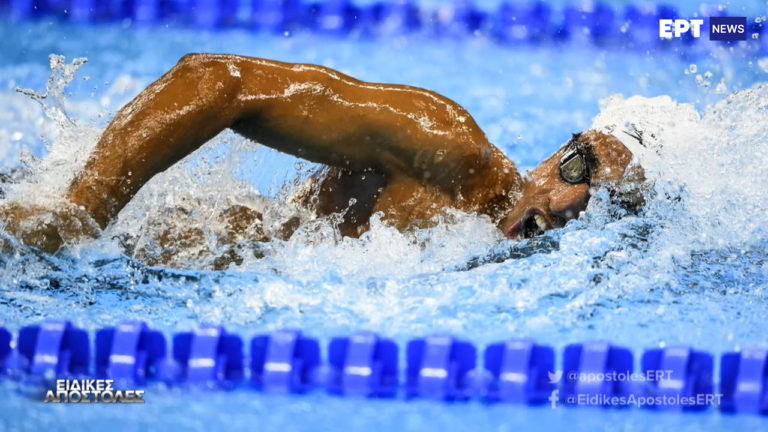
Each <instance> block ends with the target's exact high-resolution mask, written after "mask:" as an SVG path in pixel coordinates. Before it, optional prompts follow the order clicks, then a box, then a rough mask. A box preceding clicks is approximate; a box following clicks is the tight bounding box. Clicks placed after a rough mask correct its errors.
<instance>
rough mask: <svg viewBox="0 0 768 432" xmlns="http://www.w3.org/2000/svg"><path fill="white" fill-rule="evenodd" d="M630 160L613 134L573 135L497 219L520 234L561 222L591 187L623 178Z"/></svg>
mask: <svg viewBox="0 0 768 432" xmlns="http://www.w3.org/2000/svg"><path fill="white" fill-rule="evenodd" d="M631 159H632V153H631V152H630V151H629V149H627V148H626V147H625V146H624V145H623V144H622V143H621V142H620V141H619V140H618V139H616V138H615V137H613V136H610V135H606V134H603V133H600V132H596V131H589V132H586V133H583V134H579V135H575V136H574V137H573V139H572V140H571V141H569V142H568V144H566V145H565V146H563V148H561V149H560V150H558V151H557V153H555V154H554V155H552V157H550V158H549V159H547V160H545V161H544V162H542V164H541V165H539V166H538V167H537V168H536V169H535V170H534V171H533V172H532V173H531V174H530V178H529V179H528V180H527V181H526V183H525V185H524V187H523V195H522V198H521V199H520V200H519V201H518V202H517V204H516V205H515V207H514V208H513V209H512V211H511V212H510V213H509V214H508V215H507V216H506V217H505V218H504V219H503V220H502V221H501V224H500V227H501V229H502V231H503V232H504V233H505V235H506V236H507V237H509V238H511V239H521V238H529V237H533V236H536V235H539V234H541V233H543V232H544V231H546V230H548V229H552V228H559V227H562V226H563V225H565V223H566V222H568V221H569V220H571V219H575V218H577V217H579V213H580V212H582V211H584V210H585V209H586V208H587V203H588V202H589V196H590V189H591V188H597V187H600V186H602V185H613V186H615V185H620V184H621V183H622V182H626V178H625V171H626V170H627V167H628V166H629V163H630V161H631ZM633 171H639V172H635V173H633V174H634V176H633V177H634V179H635V180H637V179H638V178H640V177H642V170H641V169H639V168H638V169H636V170H633ZM625 198H626V197H625ZM632 199H633V200H639V199H641V198H640V197H639V196H637V195H635V196H634V197H633V198H632ZM623 204H629V205H630V206H632V205H639V204H641V203H637V202H635V203H627V202H624V203H623Z"/></svg>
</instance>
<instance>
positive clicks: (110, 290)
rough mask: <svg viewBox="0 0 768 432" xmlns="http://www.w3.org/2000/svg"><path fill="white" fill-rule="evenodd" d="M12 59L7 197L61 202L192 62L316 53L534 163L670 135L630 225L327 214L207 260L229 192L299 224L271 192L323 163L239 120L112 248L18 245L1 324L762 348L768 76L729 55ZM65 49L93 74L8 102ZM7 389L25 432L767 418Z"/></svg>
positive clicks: (381, 52)
mask: <svg viewBox="0 0 768 432" xmlns="http://www.w3.org/2000/svg"><path fill="white" fill-rule="evenodd" d="M0 52H2V53H3V55H2V57H0V120H2V122H1V123H0V167H1V168H2V170H4V171H7V170H10V169H12V168H18V167H22V168H23V169H24V170H25V171H27V174H26V175H25V176H24V177H23V178H22V179H21V183H19V184H17V185H14V186H12V187H11V188H9V190H8V199H13V200H21V201H25V202H37V203H46V202H47V203H50V202H52V200H55V197H56V196H57V195H59V194H60V193H61V191H62V188H63V185H66V184H67V182H68V181H69V179H70V178H71V177H72V176H73V175H74V173H75V172H76V170H77V168H78V167H79V166H81V165H82V163H83V162H84V158H85V157H86V156H87V154H88V151H89V149H90V148H91V147H92V146H93V145H94V143H95V141H96V139H97V138H98V135H99V133H100V131H101V130H102V129H103V127H104V125H105V124H106V122H107V121H108V120H109V119H110V118H111V117H112V116H113V115H114V113H115V112H116V111H117V110H118V109H119V108H120V107H121V106H122V105H123V104H124V103H126V102H127V101H128V100H130V99H131V98H132V97H133V96H135V95H136V94H137V93H138V92H139V91H140V90H141V89H142V88H143V87H144V86H146V85H147V84H149V83H150V82H152V81H153V80H154V79H156V78H157V77H159V76H160V75H161V74H162V73H163V72H164V71H165V70H167V69H168V68H170V67H171V66H172V65H173V64H174V63H175V62H176V61H177V60H178V58H179V57H180V56H182V55H183V54H185V53H187V52H230V53H237V54H242V55H252V56H260V57H266V58H272V59H278V60H282V61H295V62H311V63H318V64H322V65H326V66H330V67H334V68H338V69H340V70H341V71H343V72H345V73H349V74H351V75H354V76H356V77H359V78H361V79H364V80H369V81H383V82H396V83H404V84H411V85H416V86H422V87H426V88H429V89H432V90H435V91H438V92H440V93H442V94H444V95H446V96H448V97H450V98H452V99H454V100H456V101H457V102H459V103H460V104H462V105H463V106H464V107H466V108H467V109H468V110H469V111H470V112H471V113H472V114H473V116H474V117H475V118H476V120H477V121H478V123H479V124H480V126H481V127H482V128H483V129H484V130H485V131H486V132H487V134H488V136H489V138H490V139H491V141H492V142H494V143H495V144H497V145H498V146H499V147H500V148H501V149H503V151H504V152H505V153H506V154H507V155H509V156H510V157H511V158H512V159H513V160H515V161H516V163H517V164H518V166H520V167H521V168H522V169H530V168H532V167H534V166H535V165H536V164H537V163H538V162H540V161H541V160H543V159H544V158H545V157H546V156H548V155H549V154H551V153H552V152H554V151H555V150H556V149H557V148H558V147H559V146H560V145H561V144H562V143H564V142H565V141H567V139H568V137H569V136H570V134H571V133H572V132H576V131H581V130H585V129H587V128H590V127H594V128H601V129H603V128H611V129H613V130H616V129H619V130H620V129H621V128H625V127H626V126H627V123H628V122H631V123H632V124H635V125H636V126H638V127H640V128H641V129H642V130H644V131H646V133H647V136H650V135H651V134H653V138H652V139H650V140H649V141H650V143H651V144H652V145H651V147H650V148H649V149H645V150H644V149H640V148H634V149H633V150H634V151H635V152H636V156H637V158H638V162H639V163H641V164H642V165H643V167H644V168H645V169H646V172H647V174H648V176H649V178H650V179H651V180H652V181H653V182H654V183H653V188H652V189H653V194H652V195H649V197H648V201H649V204H648V206H647V209H646V211H645V212H644V213H643V214H641V215H640V216H638V217H624V218H617V217H615V216H614V214H615V213H616V211H615V210H616V209H614V208H612V207H611V205H610V203H608V202H606V200H605V199H602V197H603V196H604V195H605V193H604V192H603V191H596V197H595V198H594V199H593V200H592V201H591V203H590V206H589V208H588V210H587V211H586V212H585V214H583V215H582V216H581V217H580V218H579V220H577V221H573V222H571V223H569V224H568V225H567V226H566V227H565V228H564V229H561V230H556V231H552V232H550V233H549V234H547V235H546V236H544V237H543V238H541V239H538V240H535V241H531V242H523V243H514V242H510V241H508V240H505V239H503V238H502V237H501V235H500V233H498V232H497V230H496V228H495V227H494V226H493V225H492V224H491V223H490V222H489V221H488V220H487V219H485V218H481V217H477V216H474V215H465V214H460V213H452V214H449V215H447V216H446V217H445V219H446V220H445V221H443V223H441V224H439V225H438V226H436V227H434V228H429V229H423V230H415V231H411V232H406V233H399V232H397V231H395V230H393V229H391V228H389V227H387V226H385V225H383V224H380V223H376V222H374V223H373V228H372V230H371V232H370V233H369V234H367V235H365V236H363V237H362V238H360V239H348V238H347V239H341V238H339V236H338V235H337V233H335V231H334V228H333V224H332V223H331V222H330V221H327V220H315V221H307V222H306V223H305V224H304V225H303V226H302V228H301V229H300V230H299V232H297V234H296V235H294V237H292V238H291V239H290V240H288V241H280V240H275V241H273V242H271V243H269V244H268V245H266V246H261V248H262V251H261V252H262V253H263V255H264V257H263V258H256V257H253V258H249V259H246V261H245V262H244V263H243V264H242V265H240V266H232V267H230V268H229V269H228V270H226V271H213V270H211V269H212V262H213V259H214V258H215V256H216V247H215V239H216V237H217V236H218V235H220V233H221V231H220V229H221V227H218V226H216V224H211V223H210V221H209V219H208V216H209V215H210V214H211V213H213V212H215V211H217V210H220V209H221V206H222V205H224V204H225V203H226V202H248V203H253V204H254V205H261V206H264V208H265V209H266V211H265V217H266V218H267V219H268V220H269V219H270V218H271V219H274V220H279V219H280V218H281V217H282V216H283V215H284V214H286V213H289V212H290V211H292V209H291V208H290V206H289V205H287V204H275V203H274V202H273V201H274V200H273V199H272V198H277V199H278V200H280V199H281V198H283V197H285V196H287V195H289V194H290V190H291V189H292V188H293V179H294V178H296V177H297V176H301V175H304V174H306V172H307V171H308V170H309V169H310V168H311V166H310V164H301V163H299V164H297V162H299V161H298V160H296V159H294V158H292V157H288V156H285V155H281V154H278V153H276V152H274V151H272V150H269V149H266V148H264V147H261V146H259V145H258V144H256V143H252V142H249V141H247V140H244V139H243V138H240V137H238V136H236V135H234V134H232V133H229V132H225V133H222V134H221V135H219V136H218V137H217V138H216V139H215V140H213V142H211V143H210V144H208V145H206V146H205V147H204V148H202V149H201V150H200V151H199V152H197V153H196V154H194V155H192V156H191V157H189V158H187V159H185V160H184V161H182V163H181V164H179V165H177V166H176V167H174V168H172V169H170V170H169V171H167V172H165V173H163V174H161V175H159V176H158V177H156V178H155V179H153V180H152V182H150V184H148V185H147V186H146V187H145V188H144V189H143V190H142V191H141V192H140V194H139V195H138V196H137V197H136V199H135V200H134V201H133V202H132V203H131V204H129V206H128V207H126V209H124V211H123V212H122V213H121V215H120V217H119V220H118V221H116V223H114V224H113V225H112V226H110V227H109V228H108V229H107V231H106V232H105V233H104V235H103V236H102V238H101V239H99V240H95V241H90V242H85V243H83V244H80V245H75V246H72V247H70V248H69V249H67V250H65V251H63V252H62V253H60V254H59V255H57V256H55V257H51V256H42V255H39V254H36V253H34V252H33V251H30V250H27V249H25V248H23V247H19V248H18V252H17V254H15V255H14V256H2V257H0V271H1V272H2V273H1V274H2V277H0V323H2V324H3V325H4V326H6V327H8V328H10V329H12V330H14V331H15V330H18V328H20V327H22V326H24V325H29V324H35V323H38V322H39V321H40V320H41V319H43V318H45V317H63V318H68V319H71V320H72V321H73V322H75V323H76V324H77V325H79V326H81V327H83V328H86V329H89V330H95V329H98V328H101V327H103V326H107V325H112V324H115V323H117V322H119V321H121V320H123V319H127V318H137V319H143V320H146V321H148V322H150V323H151V324H152V325H154V326H155V327H157V328H159V329H162V330H164V331H166V332H171V331H180V330H188V329H190V328H192V327H193V326H195V325H196V323H199V322H212V323H221V324H224V325H225V326H226V327H227V328H228V329H230V330H233V331H236V332H239V333H240V334H241V335H243V336H246V337H250V336H251V335H253V334H256V333H261V332H265V331H269V330H272V329H275V328H280V327H287V326H290V327H299V328H303V329H306V330H307V332H308V333H309V334H311V335H312V336H314V337H317V338H319V339H321V340H322V341H327V340H329V339H330V338H331V337H333V336H336V335H339V334H348V333H349V332H351V331H353V330H360V329H367V330H373V331H376V332H379V333H381V334H383V335H386V336H389V337H392V338H394V339H396V340H397V341H399V342H401V343H405V342H406V341H407V340H408V339H409V338H410V337H413V336H420V335H426V334H431V333H446V332H448V333H452V334H455V335H457V336H460V337H463V338H467V339H470V340H472V341H474V342H476V343H478V344H479V345H480V346H481V347H482V346H483V345H484V344H487V343H491V342H495V341H499V340H504V339H507V338H509V337H513V336H514V337H517V336H525V337H532V338H534V339H536V340H537V341H539V342H541V343H546V344H550V345H553V346H555V347H557V348H558V349H559V348H562V347H563V346H564V345H566V344H568V343H572V342H580V341H585V340H594V339H607V340H610V341H612V342H614V343H617V344H619V345H623V346H626V347H629V348H631V349H633V350H635V352H637V353H639V352H641V351H642V350H643V349H646V348H649V347H658V346H668V345H672V344H686V345H691V346H694V347H696V348H699V349H705V350H708V351H711V352H714V353H718V354H719V353H721V352H725V351H729V350H734V349H738V348H739V347H747V346H765V345H766V344H768V336H766V333H765V317H766V316H768V302H767V301H766V300H768V263H767V261H766V258H768V256H767V254H766V252H765V250H766V246H768V230H766V228H765V227H766V226H767V224H768V211H766V210H767V209H768V192H767V191H768V177H766V176H765V175H764V171H765V167H767V166H768V152H766V146H768V131H766V129H765V127H764V125H765V124H766V122H767V121H768V87H766V86H764V85H762V86H761V84H760V83H764V82H766V81H768V58H761V57H759V56H755V55H753V54H749V53H748V52H743V51H740V50H734V51H730V50H728V49H727V48H717V47H714V48H711V49H710V47H708V52H707V53H705V54H703V55H696V56H693V55H689V56H686V55H684V54H685V53H683V55H681V54H680V53H677V54H676V53H672V52H650V53H637V52H630V51H627V50H622V49H615V48H610V49H599V48H595V47H593V46H591V45H580V44H566V45H563V46H559V47H554V48H546V49H544V48H542V47H516V48H510V47H503V46H499V45H496V44H494V43H492V42H491V41H488V40H486V39H483V38H482V37H479V38H472V39H468V40H467V39H465V40H453V39H441V40H434V39H432V38H429V37H425V36H420V35H414V36H411V37H400V38H393V39H388V40H376V41H371V40H351V41H350V40H340V39H335V38H331V37H321V36H317V35H311V34H303V33H298V34H292V35H290V36H289V37H286V36H275V35H268V34H263V33H260V34H254V33H248V32H245V31H238V30H235V31H229V32H225V33H207V32H197V31H189V30H183V29H176V30H173V31H164V30H163V29H153V28H139V29H137V28H133V27H129V26H120V25H117V26H113V25H110V26H100V27H92V28H80V27H70V26H68V25H65V24H61V23H56V22H50V21H46V20H43V21H40V22H35V23H23V24H22V23H12V22H7V21H4V22H0ZM52 53H55V54H60V55H63V56H66V61H64V62H63V64H64V65H66V64H70V63H71V62H72V60H73V59H74V58H76V57H87V58H88V63H87V64H85V65H84V66H83V67H81V68H80V69H79V70H78V71H76V72H75V71H74V68H71V67H64V66H63V65H58V66H56V67H55V73H54V74H53V75H52V76H53V77H54V79H53V80H52V81H51V83H50V84H49V97H48V98H46V99H44V100H43V104H44V105H45V107H46V109H45V110H43V109H41V107H40V105H39V104H37V103H36V102H35V101H33V100H31V99H30V98H29V97H27V96H25V95H23V94H20V93H17V92H16V91H14V89H15V88H16V87H22V88H28V89H33V90H36V91H38V92H44V90H45V88H46V82H47V81H48V78H49V76H51V68H50V65H49V54H52ZM55 59H57V58H54V60H55ZM69 78H71V79H72V81H71V83H69V85H68V86H66V87H65V86H64V84H65V83H66V82H67V80H68V79H69ZM618 95H623V96H618ZM633 96H637V97H633ZM601 101H602V102H601ZM628 144H630V145H631V143H628ZM180 209H181V210H182V211H179V210H180ZM189 228H198V229H200V230H202V231H203V232H204V234H205V239H207V240H206V242H203V243H201V244H199V245H194V246H190V247H187V248H182V249H180V250H179V251H177V253H176V254H175V255H174V256H173V257H172V259H171V261H170V262H168V263H167V264H166V265H165V266H162V267H161V266H155V267H147V266H146V265H145V264H143V263H142V262H146V261H147V257H148V256H151V252H152V250H153V249H152V248H153V247H154V246H153V245H154V243H153V241H154V240H153V239H154V238H155V237H156V236H157V235H158V233H160V232H161V231H163V230H182V229H189ZM126 244H127V245H129V247H128V248H126V246H125V245H126ZM250 246H253V245H250ZM0 397H1V398H2V400H3V403H2V404H0V429H8V430H38V429H41V428H46V427H47V428H55V429H56V428H63V427H92V426H103V427H114V426H115V425H118V427H119V428H121V429H123V428H125V429H137V430H138V429H144V428H145V427H158V428H160V427H167V426H176V425H179V426H181V427H183V428H184V429H210V428H225V427H226V428H234V429H245V428H254V427H255V428H262V429H263V430H275V429H281V430H325V429H334V430H336V429H339V430H340V429H352V430H360V429H364V428H365V429H391V430H433V429H438V428H442V429H446V430H448V429H450V430H468V429H478V430H480V429H482V430H514V429H517V428H520V427H522V428H531V427H538V428H541V429H544V428H548V427H549V428H563V427H572V428H574V429H577V430H595V429H606V430H607V429H610V430H614V429H621V430H656V429H658V430H667V429H671V428H676V429H677V428H679V429H683V430H686V429H690V430H702V429H704V430H713V429H727V430H731V429H734V428H742V429H745V430H757V429H759V428H765V427H766V422H765V420H762V419H760V418H757V417H750V416H741V417H734V416H728V415H722V414H720V413H717V412H713V411H709V412H705V413H700V414H680V413H674V412H672V413H657V412H649V411H646V410H640V409H629V410H594V409H564V408H559V409H557V410H551V409H550V407H549V406H544V407H540V408H528V407H520V406H510V405H494V406H486V405H483V404H481V403H477V402H472V403H468V404H452V405H445V404H441V403H436V402H426V401H416V402H403V401H361V400H355V399H341V398H335V397H330V396H326V395H324V394H322V393H314V394H310V395H307V396H305V397H297V398H284V397H276V396H265V395H262V394H259V393H256V392H253V391H250V390H247V389H239V390H235V391H232V392H195V391H186V390H178V389H170V390H168V389H163V388H158V387H156V386H155V387H150V388H149V389H148V391H147V396H146V399H147V403H146V404H145V405H143V406H87V407H83V406H50V405H44V404H42V403H41V402H40V400H41V398H39V397H37V395H32V396H30V395H24V394H21V393H20V392H19V391H18V389H17V388H16V384H14V383H13V382H10V381H3V382H2V383H0Z"/></svg>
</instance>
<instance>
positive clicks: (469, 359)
mask: <svg viewBox="0 0 768 432" xmlns="http://www.w3.org/2000/svg"><path fill="white" fill-rule="evenodd" d="M406 357H407V360H408V365H407V371H406V376H407V378H406V384H405V386H406V393H407V394H408V396H409V397H424V398H432V399H442V400H447V401H451V400H464V399H467V398H469V396H470V392H471V389H472V388H471V381H470V376H469V373H470V372H471V371H472V370H474V369H475V358H476V349H475V347H474V345H472V344H471V343H469V342H465V341H460V340H457V339H455V338H453V337H451V336H432V337H428V338H424V339H416V340H412V341H410V342H409V343H408V347H407V352H406Z"/></svg>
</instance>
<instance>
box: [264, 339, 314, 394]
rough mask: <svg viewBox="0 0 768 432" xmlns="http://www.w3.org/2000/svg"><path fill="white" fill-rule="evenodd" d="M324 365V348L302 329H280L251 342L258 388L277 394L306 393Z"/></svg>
mask: <svg viewBox="0 0 768 432" xmlns="http://www.w3.org/2000/svg"><path fill="white" fill-rule="evenodd" d="M318 366H320V345H319V344H318V342H317V341H316V340H315V339H311V338H307V337H304V336H303V335H302V334H301V332H300V331H298V330H279V331H276V332H274V333H272V334H270V335H262V336H256V337H255V338H253V339H252V340H251V373H252V381H253V384H254V386H256V387H257V388H260V389H262V390H265V391H268V392H274V393H304V392H306V391H307V390H309V389H310V388H311V387H312V385H313V383H314V377H315V372H316V369H317V368H318Z"/></svg>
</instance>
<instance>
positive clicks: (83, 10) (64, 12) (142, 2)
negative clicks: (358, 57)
mask: <svg viewBox="0 0 768 432" xmlns="http://www.w3.org/2000/svg"><path fill="white" fill-rule="evenodd" d="M361 3H362V4H357V3H356V2H355V1H351V0H326V1H302V0H103V1H102V0H98V1H97V0H5V1H2V0H0V16H2V15H6V16H7V17H9V18H11V19H14V20H30V19H39V18H41V17H55V18H58V19H61V20H65V21H70V22H73V23H76V24H86V25H87V24H89V23H104V22H120V23H122V24H126V23H134V24H136V25H139V26H147V25H149V26H174V27H188V28H196V29H202V30H215V29H226V28H245V29H251V30H255V31H262V30H266V31H269V32H275V33H280V34H286V35H289V34H291V33H293V32H296V31H309V32H316V33H321V34H328V35H335V36H339V37H347V36H348V35H350V34H354V35H356V37H380V36H392V35H407V34H411V33H414V32H423V33H425V34H428V35H432V36H437V37H441V36H444V37H452V38H455V37H474V36H478V35H483V36H487V37H490V38H491V39H493V40H495V41H497V42H498V43H501V44H507V45H516V44H521V43H524V44H541V43H547V42H548V43H562V42H566V41H571V40H573V41H578V42H582V43H591V44H594V45H597V46H620V47H623V48H628V49H635V50H637V51H641V52H645V51H648V50H653V49H656V48H662V49H668V48H670V47H674V46H689V45H691V44H693V43H695V42H696V41H697V40H699V39H695V38H693V37H692V36H691V35H690V34H684V35H683V37H681V38H680V39H677V40H663V39H660V38H659V32H658V23H659V20H660V19H674V18H689V17H690V15H691V14H690V13H681V12H679V11H678V10H677V8H675V7H674V6H671V5H667V4H651V3H643V4H638V5H635V4H627V5H625V6H618V7H616V6H611V5H607V4H605V3H602V2H599V1H598V2H578V1H574V2H573V3H571V4H568V3H566V4H563V5H562V6H560V7H552V6H549V5H547V4H546V3H544V2H542V1H541V0H527V1H515V2H511V1H503V2H501V3H500V4H499V5H498V7H496V8H495V9H494V10H486V9H483V8H480V7H478V6H476V5H475V4H474V3H472V2H471V1H467V0H460V1H454V2H450V3H440V4H437V5H427V6H418V5H416V4H415V3H413V2H412V1H410V0H396V1H393V2H383V1H376V2H369V1H365V2H361ZM698 12H699V16H701V17H703V18H704V19H705V20H706V19H707V18H708V17H709V16H723V15H724V14H726V11H725V10H723V8H720V7H716V6H713V5H702V6H701V7H700V8H699V11H698ZM748 22H749V25H748V33H749V38H748V40H747V41H746V42H745V43H742V44H740V45H738V46H747V47H750V49H752V50H754V51H758V52H765V51H767V50H768V44H766V43H765V42H762V41H761V36H763V34H764V25H763V23H762V21H759V20H757V21H756V20H754V19H753V18H749V19H748ZM704 28H705V29H706V28H707V26H706V25H705V26H704ZM701 39H708V38H707V37H706V35H702V37H701ZM707 42H709V41H708V40H707ZM719 45H720V44H712V45H711V46H710V48H712V47H717V46H719Z"/></svg>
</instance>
